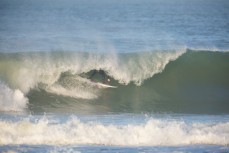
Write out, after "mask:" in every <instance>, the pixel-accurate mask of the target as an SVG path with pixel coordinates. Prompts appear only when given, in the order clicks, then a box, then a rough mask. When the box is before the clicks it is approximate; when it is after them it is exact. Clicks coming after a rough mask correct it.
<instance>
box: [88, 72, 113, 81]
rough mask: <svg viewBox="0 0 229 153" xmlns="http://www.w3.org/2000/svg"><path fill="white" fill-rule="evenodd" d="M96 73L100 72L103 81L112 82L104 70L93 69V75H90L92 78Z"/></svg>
mask: <svg viewBox="0 0 229 153" xmlns="http://www.w3.org/2000/svg"><path fill="white" fill-rule="evenodd" d="M96 74H99V75H101V76H102V80H103V83H108V82H110V79H109V78H108V77H107V75H106V73H105V71H104V70H101V69H99V70H93V72H92V74H91V76H90V77H89V79H90V80H92V78H93V77H94V76H95V75H96Z"/></svg>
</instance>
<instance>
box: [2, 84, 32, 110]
mask: <svg viewBox="0 0 229 153" xmlns="http://www.w3.org/2000/svg"><path fill="white" fill-rule="evenodd" d="M27 103H28V99H27V98H26V97H25V96H24V94H23V93H22V92H21V91H20V90H18V89H16V90H13V89H10V88H9V87H8V86H6V85H5V84H4V83H3V82H0V110H1V111H23V110H24V109H25V108H26V105H27Z"/></svg>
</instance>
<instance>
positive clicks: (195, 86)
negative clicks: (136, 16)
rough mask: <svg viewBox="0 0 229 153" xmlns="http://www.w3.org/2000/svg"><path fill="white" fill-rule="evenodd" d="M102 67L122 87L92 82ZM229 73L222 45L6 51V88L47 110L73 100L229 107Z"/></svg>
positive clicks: (0, 59)
mask: <svg viewBox="0 0 229 153" xmlns="http://www.w3.org/2000/svg"><path fill="white" fill-rule="evenodd" d="M100 69H102V70H104V71H105V72H106V75H107V76H109V77H110V78H111V83H110V84H111V85H115V86H118V88H116V89H108V88H107V89H100V88H98V87H96V86H94V85H93V84H91V82H90V80H89V79H88V78H89V76H90V72H91V71H92V70H100ZM228 78H229V53H228V52H219V51H217V52H212V51H197V50H195V51H193V50H189V49H188V50H176V51H153V52H136V53H118V54H115V53H93V52H92V53H89V52H18V53H0V79H1V82H0V83H1V86H0V87H1V92H3V93H4V94H5V93H6V92H5V90H6V88H9V90H12V91H11V92H10V93H11V95H12V94H14V92H16V93H17V94H20V95H21V100H20V101H21V103H22V104H24V108H26V107H27V106H29V108H38V107H37V106H39V108H42V111H48V110H47V108H48V107H49V108H51V107H52V110H53V108H59V107H60V106H61V108H63V107H62V106H63V105H64V106H66V105H65V104H66V103H68V104H69V102H70V101H71V102H72V103H70V104H69V105H70V106H72V105H74V108H79V107H78V106H80V108H82V107H83V108H86V110H87V109H89V108H90V109H91V108H93V109H94V110H96V109H97V108H96V109H95V107H99V108H98V109H100V108H103V109H105V110H107V111H124V110H125V111H139V112H141V111H175V112H183V111H184V112H190V113H192V112H193V111H194V112H204V113H206V111H203V110H208V111H209V110H211V109H205V107H212V108H214V111H213V112H229V110H228V109H227V108H229V107H228V105H229V104H228V101H229V96H228V95H229V94H228V93H229V79H228ZM23 94H24V95H23ZM25 95H26V96H27V98H26V97H25ZM1 99H3V100H1V105H3V104H5V103H8V102H7V101H8V100H4V98H1ZM11 101H12V100H11ZM44 101H46V102H44ZM56 101H58V103H55V102H56ZM28 102H29V103H28ZM82 102H87V103H84V104H82ZM91 102H93V103H91ZM108 102H109V106H108V104H107V103H108ZM53 105H54V106H53ZM207 105H208V106H207ZM20 107H21V105H20ZM66 107H67V106H66ZM190 107H191V108H190ZM1 108H3V107H1ZM3 110H4V109H3ZM6 110H8V109H6ZM12 110H14V109H13V107H12ZM73 110H74V111H75V109H73ZM76 111H78V109H77V110H76Z"/></svg>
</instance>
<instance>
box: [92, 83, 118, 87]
mask: <svg viewBox="0 0 229 153" xmlns="http://www.w3.org/2000/svg"><path fill="white" fill-rule="evenodd" d="M93 83H94V84H95V85H96V86H97V87H99V88H117V86H111V85H108V84H103V83H100V82H93Z"/></svg>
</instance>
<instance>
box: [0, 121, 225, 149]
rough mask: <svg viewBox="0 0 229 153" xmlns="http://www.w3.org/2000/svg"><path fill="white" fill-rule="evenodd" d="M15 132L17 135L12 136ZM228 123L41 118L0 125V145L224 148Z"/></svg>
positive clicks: (0, 122) (1, 123) (4, 122)
mask: <svg viewBox="0 0 229 153" xmlns="http://www.w3.org/2000/svg"><path fill="white" fill-rule="evenodd" d="M15 129H17V131H16V132H15ZM228 129H229V123H228V122H224V123H214V124H211V123H185V122H183V121H176V120H174V121H168V120H161V119H154V118H151V119H149V120H148V121H146V122H145V123H142V124H139V125H136V124H128V125H114V124H109V125H106V124H102V123H99V122H82V121H80V120H79V119H78V118H76V117H71V118H69V119H68V120H67V121H66V122H64V123H58V122H53V121H52V120H49V119H47V118H46V117H43V118H41V119H39V120H36V121H35V122H34V121H30V120H29V119H23V120H21V121H14V122H11V121H5V120H1V121H0V144H1V145H16V144H28V145H42V144H45V145H72V144H74V145H76V144H77V145H112V146H175V145H195V144H211V145H228V144H229V133H228Z"/></svg>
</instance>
